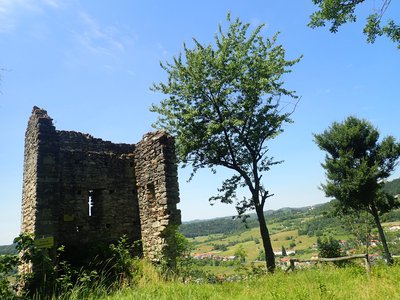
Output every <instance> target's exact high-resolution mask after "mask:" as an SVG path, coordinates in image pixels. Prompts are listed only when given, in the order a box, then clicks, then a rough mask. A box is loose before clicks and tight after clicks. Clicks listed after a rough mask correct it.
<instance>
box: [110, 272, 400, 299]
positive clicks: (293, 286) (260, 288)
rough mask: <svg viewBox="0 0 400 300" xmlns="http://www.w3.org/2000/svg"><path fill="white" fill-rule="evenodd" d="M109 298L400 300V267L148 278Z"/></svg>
mask: <svg viewBox="0 0 400 300" xmlns="http://www.w3.org/2000/svg"><path fill="white" fill-rule="evenodd" d="M105 299H108V300H116V299H118V300H120V299H121V300H124V299H129V300H131V299H160V300H163V299H165V300H166V299H171V300H172V299H182V300H183V299H185V300H186V299H189V300H190V299H216V300H218V299H221V300H222V299H223V300H227V299H293V300H294V299H296V300H299V299H307V300H313V299H371V300H372V299H374V300H375V299H379V300H380V299H390V300H395V299H400V266H395V267H391V268H389V267H386V266H379V267H374V268H373V269H372V272H371V275H370V276H369V277H368V276H367V275H366V273H365V270H364V269H363V268H360V267H357V266H353V267H348V268H336V267H332V266H324V267H321V268H315V269H309V270H298V271H296V272H294V273H289V274H285V273H283V272H277V273H276V274H274V275H268V276H263V277H259V278H249V279H247V280H243V281H241V282H224V283H221V284H195V283H190V284H184V283H180V282H177V281H175V282H174V281H172V282H171V281H170V282H163V281H162V280H160V279H159V278H158V277H157V280H152V278H146V279H144V280H142V281H141V282H140V283H139V284H138V285H137V286H134V287H129V288H125V289H121V290H119V291H117V292H115V293H114V294H113V295H110V296H107V297H105Z"/></svg>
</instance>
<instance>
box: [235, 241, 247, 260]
mask: <svg viewBox="0 0 400 300" xmlns="http://www.w3.org/2000/svg"><path fill="white" fill-rule="evenodd" d="M234 255H235V256H237V257H239V261H240V262H242V263H244V262H245V261H246V256H247V254H246V251H245V250H244V248H243V245H239V247H238V248H237V249H236V250H235V253H234Z"/></svg>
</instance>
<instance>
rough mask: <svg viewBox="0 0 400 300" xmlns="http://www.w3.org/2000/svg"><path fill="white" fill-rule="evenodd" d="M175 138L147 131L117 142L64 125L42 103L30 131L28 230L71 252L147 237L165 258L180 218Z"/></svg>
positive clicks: (148, 247) (149, 246)
mask: <svg viewBox="0 0 400 300" xmlns="http://www.w3.org/2000/svg"><path fill="white" fill-rule="evenodd" d="M178 202H179V187H178V180H177V165H176V156H175V148H174V139H173V137H172V136H170V135H168V134H167V133H165V132H161V131H157V132H153V133H147V134H146V135H145V136H144V137H143V139H142V140H141V141H140V142H139V143H137V144H136V145H134V144H113V143H111V142H108V141H103V140H101V139H97V138H94V137H92V136H90V135H88V134H83V133H79V132H74V131H60V130H56V128H55V127H54V126H53V122H52V119H51V118H50V117H49V115H48V114H47V112H46V111H45V110H43V109H40V108H38V107H34V108H33V111H32V115H31V117H30V119H29V122H28V128H27V130H26V135H25V153H24V180H23V195H22V226H21V232H23V233H32V234H34V236H35V238H36V239H40V238H47V237H53V238H54V241H55V246H58V245H65V246H66V247H65V248H66V251H69V252H70V254H72V255H73V254H74V253H78V252H79V251H82V249H85V248H87V247H90V246H91V245H96V244H100V243H103V244H109V243H112V242H116V241H117V240H118V239H119V238H120V237H121V236H123V235H126V236H127V237H128V238H129V239H130V240H131V241H137V240H142V247H143V248H142V252H143V255H144V257H146V258H148V259H151V260H159V259H160V258H162V257H163V255H165V251H164V250H165V249H166V248H167V247H168V245H167V239H166V238H165V234H164V233H165V232H166V231H167V229H168V228H169V227H173V226H175V227H176V225H179V224H180V220H181V216H180V211H179V210H178V209H177V207H176V205H177V203H178Z"/></svg>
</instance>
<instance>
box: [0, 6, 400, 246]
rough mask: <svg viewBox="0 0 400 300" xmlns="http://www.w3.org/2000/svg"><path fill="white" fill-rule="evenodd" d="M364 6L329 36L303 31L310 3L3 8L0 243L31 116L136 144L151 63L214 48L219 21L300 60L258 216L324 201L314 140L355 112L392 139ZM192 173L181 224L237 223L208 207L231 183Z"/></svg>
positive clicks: (157, 71)
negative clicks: (238, 25) (201, 46)
mask: <svg viewBox="0 0 400 300" xmlns="http://www.w3.org/2000/svg"><path fill="white" fill-rule="evenodd" d="M366 2H367V3H366V4H365V5H363V6H362V7H360V8H359V9H358V11H357V12H358V13H359V15H360V21H361V22H360V23H356V24H348V25H345V26H343V27H342V28H340V30H339V32H338V33H337V34H334V35H333V34H331V33H329V31H328V29H327V28H325V29H317V30H312V29H309V28H308V27H307V26H306V25H307V23H308V17H309V15H310V14H311V13H312V12H313V11H314V9H315V8H314V7H313V5H312V1H311V0H302V1H290V0H286V1H283V0H281V1H269V0H268V1H211V0H203V1H177V0H170V1H134V0H132V1H128V0H125V1H124V0H114V1H104V0H97V1H78V0H0V67H1V68H2V69H3V71H2V72H1V77H2V81H1V85H0V91H1V93H0V114H1V118H0V141H1V146H0V190H1V194H0V208H1V209H0V245H1V244H9V243H11V242H12V239H13V238H14V237H15V236H16V235H18V233H19V227H20V206H21V192H22V168H23V146H24V132H25V129H26V125H27V120H28V118H29V115H30V113H31V110H32V107H33V106H34V105H36V106H39V107H41V108H44V109H46V110H47V111H48V113H49V114H50V116H52V117H53V119H54V122H55V126H56V127H57V128H58V129H61V130H75V131H80V132H85V133H90V134H92V135H93V136H95V137H99V138H102V139H105V140H111V141H113V142H125V143H136V142H137V141H139V140H140V139H141V137H142V136H143V134H144V133H146V132H148V131H150V130H152V129H151V124H152V123H153V122H154V121H155V119H156V115H154V114H152V113H150V112H149V106H150V105H151V103H157V102H158V101H159V100H160V99H161V98H162V95H160V94H156V93H153V92H151V91H150V90H149V87H150V86H151V84H152V83H153V82H159V81H162V80H165V78H166V74H165V72H164V71H163V70H162V69H161V68H160V66H159V62H160V61H168V60H171V58H172V57H173V56H174V55H176V54H178V53H179V52H180V51H181V50H182V47H183V43H184V42H186V43H187V45H188V46H189V47H190V46H191V45H192V41H191V38H192V37H196V39H198V40H199V41H200V42H202V43H212V42H213V37H214V34H215V33H216V31H217V28H218V24H219V23H221V24H222V25H223V28H226V22H225V18H226V14H227V12H228V11H230V12H231V14H232V17H234V18H235V17H240V18H241V19H242V20H243V21H245V22H249V23H251V26H252V28H254V27H255V26H257V25H258V24H260V23H265V24H266V27H265V30H264V31H263V34H264V35H266V36H272V35H273V34H275V33H276V32H277V31H280V32H281V33H280V35H279V38H278V42H279V43H280V44H282V45H283V46H284V47H285V48H286V50H287V58H288V59H294V58H296V57H298V56H300V55H304V58H303V59H302V60H301V62H300V63H298V64H297V65H295V66H294V67H293V72H292V73H291V74H288V75H287V76H286V79H285V81H286V84H287V88H289V89H292V90H296V91H297V93H298V95H299V96H301V97H302V98H301V101H300V103H299V105H298V107H297V110H296V112H295V113H294V115H293V120H294V124H290V125H287V126H286V127H285V132H284V133H283V134H281V135H280V136H278V137H277V138H276V139H275V140H274V141H272V143H271V144H270V153H271V155H273V156H274V157H275V158H277V159H282V160H285V162H284V163H283V164H281V165H278V166H275V167H274V168H273V169H272V170H271V171H270V172H269V173H267V174H266V175H264V183H265V185H266V187H267V188H268V189H269V190H270V192H271V193H273V194H275V196H274V197H272V198H269V199H268V202H267V204H266V209H278V208H281V207H287V206H290V207H300V206H308V205H313V204H316V203H322V202H325V201H327V199H326V198H325V197H324V194H323V193H322V192H321V191H320V190H319V189H318V186H319V185H320V183H322V182H323V181H324V171H323V169H322V168H321V166H320V163H321V162H322V160H323V157H324V154H323V153H322V152H321V151H320V150H319V149H318V148H317V147H316V145H315V144H314V142H313V140H312V139H313V138H312V133H319V132H321V131H323V130H324V129H326V128H327V127H328V126H329V125H330V124H331V123H332V122H333V121H341V120H343V119H344V118H345V117H347V116H348V115H351V114H352V115H355V116H357V117H361V118H366V119H368V120H370V121H371V122H372V123H373V124H374V125H375V126H376V127H378V128H379V130H380V132H381V133H382V136H385V135H388V134H392V135H394V136H395V137H396V138H397V139H400V132H399V121H398V120H399V117H398V116H399V98H400V89H399V83H400V80H399V79H400V76H399V70H400V50H398V49H397V48H396V46H395V45H394V44H393V43H391V42H390V41H388V40H386V39H385V38H379V39H378V40H377V42H376V43H375V44H373V45H370V44H367V43H366V42H365V37H364V36H363V35H362V34H361V32H362V25H363V22H364V21H363V20H364V19H365V16H366V14H367V13H368V12H370V11H371V10H373V9H374V5H375V7H379V3H380V1H366ZM399 11H400V3H398V1H397V2H396V3H395V2H393V3H392V4H391V6H390V7H389V9H388V11H387V17H390V14H392V18H394V19H396V17H398V14H396V12H397V13H398V12H399ZM397 19H398V18H397ZM189 171H190V170H180V171H179V175H180V189H181V204H180V209H181V210H182V217H183V220H185V221H186V220H192V219H205V218H212V217H217V216H226V215H232V214H235V210H234V208H233V206H229V205H215V206H213V207H211V206H210V205H209V204H208V198H209V197H210V196H212V195H214V194H215V192H216V189H217V188H218V187H219V184H220V183H221V182H222V180H223V179H224V178H225V177H226V176H227V175H229V174H228V173H226V172H225V171H223V170H219V171H218V172H217V174H216V175H212V174H211V173H210V172H209V171H207V170H204V171H201V172H200V173H199V174H198V175H197V176H196V177H195V178H194V179H193V180H192V181H191V182H190V183H187V179H188V177H189ZM399 174H400V173H399V171H398V170H397V171H396V172H395V173H394V175H393V177H399Z"/></svg>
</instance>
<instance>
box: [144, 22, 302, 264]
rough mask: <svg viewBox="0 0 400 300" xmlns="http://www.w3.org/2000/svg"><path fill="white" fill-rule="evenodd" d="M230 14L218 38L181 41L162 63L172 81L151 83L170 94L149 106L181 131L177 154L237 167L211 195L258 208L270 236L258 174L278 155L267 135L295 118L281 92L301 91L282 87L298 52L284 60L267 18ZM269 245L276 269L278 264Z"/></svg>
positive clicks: (201, 163) (165, 124) (290, 95)
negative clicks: (253, 23) (265, 32)
mask: <svg viewBox="0 0 400 300" xmlns="http://www.w3.org/2000/svg"><path fill="white" fill-rule="evenodd" d="M228 21H229V22H230V25H229V28H228V30H227V32H223V30H222V27H221V26H220V27H219V31H218V33H217V34H216V36H215V45H211V44H209V45H202V44H201V43H200V42H199V41H197V40H196V39H194V45H195V46H194V48H193V49H189V48H188V47H187V46H186V45H184V52H183V55H182V54H179V55H178V56H177V57H174V58H173V61H172V63H166V64H161V67H162V68H163V69H164V70H165V71H166V72H167V73H168V80H167V82H166V83H159V84H154V85H153V90H154V91H160V92H162V93H163V94H165V95H168V97H167V98H165V99H164V100H162V101H161V103H160V104H159V105H153V106H152V108H151V110H152V111H153V112H157V113H158V114H159V118H158V122H157V123H156V126H157V127H160V128H162V129H164V130H167V131H169V132H171V133H172V134H174V135H175V136H176V147H177V155H178V158H179V159H180V161H181V162H183V164H184V166H185V165H187V164H190V165H191V166H192V167H193V174H194V173H195V172H196V171H197V170H198V169H200V168H211V169H212V170H214V171H215V168H216V167H219V166H222V167H226V168H228V169H230V170H232V171H234V175H233V176H232V177H231V178H229V179H227V180H225V181H224V182H223V184H222V187H221V188H220V189H219V192H220V194H219V195H217V196H215V197H212V198H211V199H210V200H211V201H221V202H223V203H234V202H235V204H236V208H237V211H238V213H239V215H243V214H244V213H245V212H246V211H247V210H249V209H256V212H257V216H258V218H259V220H260V218H262V219H263V221H262V222H260V230H264V231H266V232H264V233H262V236H263V240H265V238H267V237H266V235H267V236H268V240H269V235H268V234H266V233H267V228H266V225H265V219H264V215H263V207H264V204H265V201H266V199H267V198H268V197H269V196H271V195H270V194H269V192H268V191H267V189H266V188H265V187H264V186H263V184H262V182H261V177H262V173H263V172H265V171H268V170H269V169H270V167H271V166H272V165H275V164H278V163H280V161H276V160H274V158H273V157H271V156H268V155H267V153H268V147H267V145H266V142H267V141H268V140H270V139H273V138H275V137H276V136H277V135H278V134H280V133H281V132H282V131H283V128H282V126H283V124H285V123H290V122H291V119H290V114H291V111H289V110H288V109H286V110H285V108H286V107H285V105H288V104H287V103H288V102H285V103H286V104H285V105H282V104H283V101H281V100H282V99H281V98H282V97H283V96H287V99H292V100H294V101H297V100H296V99H297V98H298V97H297V96H296V94H295V92H294V91H291V90H288V89H286V88H285V87H284V82H283V80H282V76H283V75H284V74H286V73H289V72H290V69H289V68H290V67H291V66H293V65H294V64H295V63H297V62H298V61H299V59H300V58H297V59H294V60H286V59H285V49H284V48H283V47H282V46H281V45H276V39H277V35H274V36H273V37H272V38H271V39H269V38H264V37H263V36H262V35H261V30H262V28H263V25H260V26H258V27H257V28H256V29H255V30H254V31H253V32H251V33H248V29H249V26H250V24H244V23H242V22H241V21H240V20H239V19H236V20H235V21H231V20H230V16H229V15H228ZM292 104H293V103H292ZM291 108H292V109H294V107H293V106H292V107H291ZM193 174H192V175H193ZM240 187H247V188H248V189H249V191H250V193H251V197H249V198H244V199H242V200H238V199H237V194H236V190H237V188H240ZM261 223H263V224H261ZM261 228H262V229H261ZM264 246H265V245H264ZM269 248H270V249H269V250H267V251H266V253H267V256H268V253H269V255H270V256H269V258H270V259H269V264H270V265H271V264H273V266H272V265H271V270H272V269H274V266H275V263H274V261H273V251H272V247H271V246H269Z"/></svg>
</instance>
